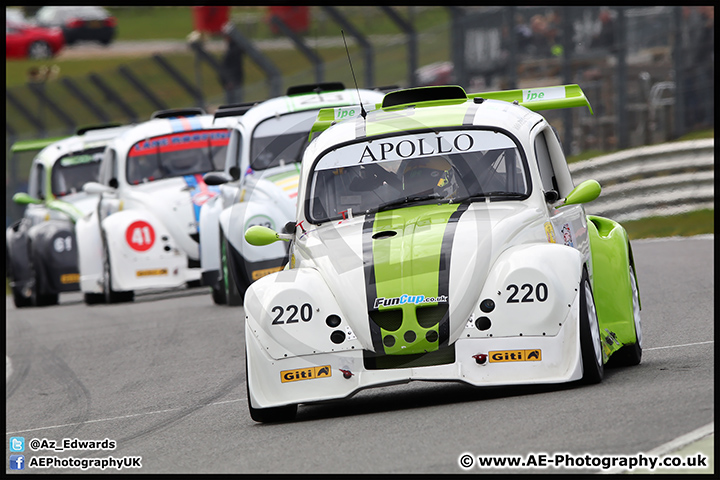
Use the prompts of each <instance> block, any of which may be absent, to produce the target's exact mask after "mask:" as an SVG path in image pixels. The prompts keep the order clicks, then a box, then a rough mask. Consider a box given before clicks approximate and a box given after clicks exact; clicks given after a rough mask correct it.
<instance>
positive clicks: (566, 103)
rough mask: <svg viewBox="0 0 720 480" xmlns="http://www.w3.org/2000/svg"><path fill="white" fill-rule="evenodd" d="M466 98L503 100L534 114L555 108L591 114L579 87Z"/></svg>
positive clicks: (503, 92)
mask: <svg viewBox="0 0 720 480" xmlns="http://www.w3.org/2000/svg"><path fill="white" fill-rule="evenodd" d="M468 98H472V99H473V100H474V101H476V102H478V101H479V100H475V99H480V98H482V99H485V100H488V99H492V100H503V101H505V102H510V103H515V102H517V104H518V105H522V106H523V107H525V108H527V109H529V110H532V111H533V112H536V111H538V110H553V109H556V108H570V107H587V108H588V110H590V114H591V115H592V114H593V111H592V107H591V106H590V102H589V101H588V99H587V98H586V97H585V94H584V93H583V91H582V89H581V88H580V86H579V85H560V86H557V87H537V88H526V89H518V90H499V91H497V92H484V93H468Z"/></svg>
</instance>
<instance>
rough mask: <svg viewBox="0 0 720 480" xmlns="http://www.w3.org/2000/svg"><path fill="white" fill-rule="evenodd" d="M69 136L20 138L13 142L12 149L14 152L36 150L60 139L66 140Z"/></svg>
mask: <svg viewBox="0 0 720 480" xmlns="http://www.w3.org/2000/svg"><path fill="white" fill-rule="evenodd" d="M66 138H68V137H67V136H65V137H52V138H37V139H34V140H19V141H17V142H15V143H13V144H12V145H11V146H10V151H11V152H12V153H18V152H32V151H34V150H42V149H43V148H45V147H47V146H48V145H52V144H53V143H55V142H58V141H60V140H64V139H66Z"/></svg>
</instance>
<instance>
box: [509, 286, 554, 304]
mask: <svg viewBox="0 0 720 480" xmlns="http://www.w3.org/2000/svg"><path fill="white" fill-rule="evenodd" d="M506 290H507V291H511V292H512V293H511V294H510V297H509V298H508V299H507V303H528V302H534V301H535V300H534V299H533V291H534V293H535V295H534V297H535V299H537V301H538V302H544V301H545V300H547V297H548V287H547V285H545V284H544V283H538V284H537V285H535V287H533V286H532V285H530V284H529V283H524V284H523V285H522V286H521V287H519V288H518V286H517V285H515V284H512V283H511V284H510V285H508V286H507V288H506ZM520 290H522V291H523V292H524V295H522V298H519V299H518V298H516V297H517V295H518V292H520Z"/></svg>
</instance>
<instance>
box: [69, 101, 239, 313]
mask: <svg viewBox="0 0 720 480" xmlns="http://www.w3.org/2000/svg"><path fill="white" fill-rule="evenodd" d="M229 123H231V121H230V119H219V120H217V121H214V119H213V116H212V115H207V114H205V113H204V112H203V111H202V110H200V109H186V110H180V109H175V110H167V111H161V112H156V113H155V114H153V119H151V120H149V121H147V122H144V123H141V124H139V125H137V126H135V127H134V128H132V129H130V130H128V131H126V132H124V133H123V134H122V135H120V136H118V137H116V138H115V139H113V141H112V142H111V143H110V144H109V145H108V147H107V148H106V149H105V152H104V154H103V159H102V165H101V167H100V172H99V179H98V181H97V182H89V183H87V184H85V186H84V187H83V188H84V190H85V191H86V192H88V193H92V194H98V195H99V196H100V200H99V202H98V204H97V205H98V206H97V208H96V209H95V210H94V211H93V212H91V213H90V214H89V215H88V216H86V217H84V218H82V219H80V220H78V222H77V225H76V232H77V243H78V250H79V266H80V288H81V290H82V292H83V294H84V298H85V302H86V303H88V304H93V303H99V302H108V303H110V302H115V301H130V300H132V299H133V298H134V292H135V291H136V290H144V289H162V288H172V287H178V286H182V285H189V286H194V285H198V286H199V284H200V268H199V267H200V259H199V247H198V241H199V233H198V216H199V213H200V207H201V206H202V205H203V204H204V203H205V202H207V201H208V200H210V199H211V198H213V197H214V196H216V195H217V193H218V192H217V187H211V186H208V185H206V184H205V182H204V181H203V174H205V173H207V172H210V171H213V170H217V169H219V168H221V167H222V164H223V162H224V160H225V151H226V149H227V144H228V140H229V137H230V134H229V132H228V128H227V125H228V124H229Z"/></svg>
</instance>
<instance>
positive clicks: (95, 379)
mask: <svg viewBox="0 0 720 480" xmlns="http://www.w3.org/2000/svg"><path fill="white" fill-rule="evenodd" d="M633 251H634V255H635V259H636V265H637V272H638V276H639V286H640V294H641V301H642V306H643V309H642V318H643V335H644V353H643V361H642V363H641V364H640V365H639V366H636V367H629V368H622V369H612V370H610V369H608V370H606V375H605V379H604V381H603V382H602V383H601V384H599V385H593V386H579V385H564V386H544V387H513V388H486V389H476V388H472V387H469V386H465V385H462V384H454V383H424V382H413V383H409V384H405V385H400V386H392V387H383V388H380V389H374V390H366V391H363V392H361V393H359V394H358V395H356V396H355V397H353V398H351V399H347V400H345V401H342V402H334V403H327V404H322V405H301V406H300V407H299V410H298V416H297V419H296V421H295V422H293V423H286V424H257V423H255V422H253V421H252V419H251V418H250V416H249V414H248V411H247V407H246V390H245V388H246V387H245V370H244V350H243V328H242V324H243V323H242V322H243V310H242V308H241V307H220V306H215V305H213V303H212V299H211V297H210V295H209V293H208V292H206V290H205V289H189V290H176V291H166V292H161V293H153V294H145V295H139V296H138V297H137V299H136V301H135V302H134V303H130V304H120V305H97V306H92V307H88V306H85V305H84V304H83V303H82V301H81V297H80V295H79V294H77V293H71V294H65V295H63V296H61V304H60V305H59V306H56V307H47V308H28V309H22V310H17V309H15V307H14V305H13V304H12V300H11V299H10V297H7V300H6V314H7V315H6V316H7V320H6V355H7V362H8V363H7V365H8V367H7V375H6V437H7V438H6V441H7V442H8V443H6V445H8V447H6V448H8V449H9V442H10V438H11V437H19V436H22V437H24V438H25V440H26V448H25V452H24V455H25V458H26V464H27V462H29V461H30V460H31V458H32V457H40V456H56V457H58V458H66V457H74V458H76V459H92V458H106V457H109V456H112V457H114V458H122V457H126V456H140V457H142V459H141V464H142V468H141V469H139V470H137V469H136V470H122V471H123V472H129V473H134V472H142V473H180V472H190V473H465V472H469V473H493V472H495V473H498V472H500V473H525V472H527V473H556V472H561V471H562V472H564V473H570V472H574V473H598V472H600V471H601V469H600V468H591V469H577V468H576V469H562V470H557V469H555V468H549V467H548V468H544V469H542V468H513V469H509V468H505V469H497V468H495V469H484V470H483V469H479V468H478V467H477V465H474V466H473V467H472V468H470V469H469V470H465V469H463V468H461V467H460V465H459V459H460V457H461V455H462V454H464V453H470V454H471V455H472V456H474V457H475V458H477V456H481V455H518V456H521V457H523V458H524V459H527V456H528V454H530V453H534V454H538V455H540V454H546V455H547V456H548V457H554V455H556V454H562V453H569V454H572V455H577V456H583V455H585V454H591V455H596V456H603V455H636V454H637V453H638V452H646V453H650V452H659V451H660V450H658V448H659V447H660V446H663V445H668V444H672V442H674V441H676V439H678V438H681V437H683V436H684V435H686V434H688V433H689V432H693V431H695V430H697V429H701V428H704V427H706V426H708V425H709V424H712V423H713V422H714V395H713V392H714V378H715V377H714V267H713V263H714V262H713V260H714V236H703V237H694V238H688V239H663V240H654V241H635V242H633ZM712 428H714V427H712ZM65 438H68V439H79V440H104V439H106V438H107V439H110V440H114V441H115V442H116V443H117V446H116V448H115V449H114V450H112V451H87V450H83V451H67V450H66V451H63V452H52V451H38V452H35V451H31V450H30V449H29V444H30V442H31V439H39V440H42V439H48V440H54V441H58V442H60V441H62V439H65ZM708 439H709V440H710V441H709V442H708ZM703 441H704V443H703V445H704V446H703V448H705V449H706V450H705V452H706V454H709V455H711V456H712V449H713V443H714V436H709V437H708V436H706V437H705V439H704V440H703ZM708 444H709V448H708ZM693 445H695V444H691V445H690V446H689V447H686V450H685V451H686V452H688V453H687V454H688V455H690V454H694V453H696V451H697V450H694V448H695V447H694V446H693ZM687 448H690V450H694V451H689V450H687ZM698 448H700V447H698ZM8 453H12V452H8ZM26 470H32V471H34V472H38V473H40V472H48V473H50V472H66V473H74V472H78V470H70V469H68V468H55V469H46V470H34V469H29V468H26ZM116 471H117V470H113V469H106V470H104V471H102V472H104V473H110V472H116ZM6 472H8V473H10V472H11V470H10V469H9V463H8V464H6ZM89 472H101V470H98V469H91V470H89ZM704 472H707V470H704ZM13 473H15V472H13ZM698 473H699V472H698Z"/></svg>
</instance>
